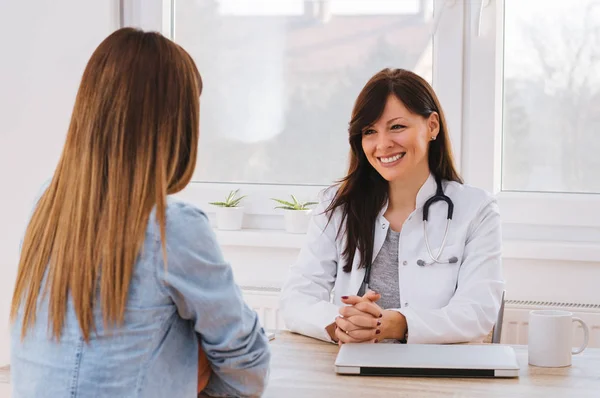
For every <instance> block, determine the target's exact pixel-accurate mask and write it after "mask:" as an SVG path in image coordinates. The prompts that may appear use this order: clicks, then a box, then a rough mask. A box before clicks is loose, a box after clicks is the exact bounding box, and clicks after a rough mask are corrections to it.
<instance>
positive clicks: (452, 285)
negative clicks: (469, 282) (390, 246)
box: [416, 244, 464, 308]
mask: <svg viewBox="0 0 600 398" xmlns="http://www.w3.org/2000/svg"><path fill="white" fill-rule="evenodd" d="M463 251H464V246H463V245H458V244H457V245H446V246H445V247H444V250H443V251H442V253H441V255H440V257H439V261H440V262H441V263H436V262H433V260H432V259H431V257H430V256H429V252H428V251H427V249H424V250H422V251H421V252H420V254H419V258H418V259H417V260H416V262H417V264H418V269H417V270H416V271H417V272H418V274H419V282H420V284H421V285H422V286H424V289H423V291H422V292H421V294H422V295H423V297H422V299H423V301H424V302H426V303H428V304H429V305H428V306H429V307H430V308H441V307H443V306H445V305H446V304H448V302H449V301H450V299H451V298H452V296H453V295H454V292H455V291H456V285H457V282H458V272H459V270H460V265H461V263H462V258H463ZM438 252H439V247H438V248H432V250H431V253H432V254H434V255H436V254H437V253H438Z"/></svg>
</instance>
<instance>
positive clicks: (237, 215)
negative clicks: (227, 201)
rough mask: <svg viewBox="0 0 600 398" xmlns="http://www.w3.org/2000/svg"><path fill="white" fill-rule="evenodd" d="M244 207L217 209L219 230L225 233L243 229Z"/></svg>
mask: <svg viewBox="0 0 600 398" xmlns="http://www.w3.org/2000/svg"><path fill="white" fill-rule="evenodd" d="M243 221H244V208H243V207H217V228H218V229H221V230H225V231H237V230H239V229H242V222H243Z"/></svg>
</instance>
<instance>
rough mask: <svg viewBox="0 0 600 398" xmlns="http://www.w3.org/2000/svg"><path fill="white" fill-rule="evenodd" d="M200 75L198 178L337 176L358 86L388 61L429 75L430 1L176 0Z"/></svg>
mask: <svg viewBox="0 0 600 398" xmlns="http://www.w3.org/2000/svg"><path fill="white" fill-rule="evenodd" d="M175 10H176V11H175V40H176V41H177V42H178V43H180V44H181V45H182V46H183V47H184V48H186V49H187V50H188V51H189V52H190V54H191V55H192V57H193V58H194V59H195V61H196V63H197V65H198V68H199V70H200V73H201V74H202V77H203V80H204V83H205V85H204V91H203V93H202V99H201V104H202V105H201V112H200V113H201V116H200V119H201V122H200V152H199V158H198V164H197V169H196V173H195V176H194V180H195V181H206V182H241V183H261V184H308V185H328V184H330V183H331V182H332V181H334V180H337V179H339V178H341V177H342V176H343V175H344V173H345V171H346V167H347V156H348V151H349V145H348V134H347V127H348V122H349V120H350V113H351V110H352V105H353V102H354V100H355V98H356V96H357V95H358V93H359V91H360V89H361V88H362V87H363V86H364V84H365V83H366V82H367V80H368V79H369V78H370V77H371V76H372V75H373V74H375V73H376V72H377V71H379V70H381V69H383V68H385V67H402V68H405V69H411V70H413V71H415V72H417V73H419V74H420V75H421V76H423V77H424V78H426V79H427V80H428V81H430V82H431V76H432V63H433V61H432V58H433V56H432V43H431V36H430V33H431V29H432V23H433V22H432V14H433V1H432V0H427V1H422V0H401V1H398V0H385V1H381V0H379V1H377V0H364V1H352V0H350V1H343V0H341V1H335V0H333V1H302V0H296V1H294V0H277V1H267V0H262V1H259V0H237V1H235V0H228V1H226V0H222V1H214V0H196V1H178V2H177V3H176V7H175Z"/></svg>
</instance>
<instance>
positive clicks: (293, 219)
mask: <svg viewBox="0 0 600 398" xmlns="http://www.w3.org/2000/svg"><path fill="white" fill-rule="evenodd" d="M311 213H312V210H285V211H284V213H283V214H284V218H285V231H286V232H289V233H291V234H305V233H306V232H307V231H308V223H309V222H310V217H311Z"/></svg>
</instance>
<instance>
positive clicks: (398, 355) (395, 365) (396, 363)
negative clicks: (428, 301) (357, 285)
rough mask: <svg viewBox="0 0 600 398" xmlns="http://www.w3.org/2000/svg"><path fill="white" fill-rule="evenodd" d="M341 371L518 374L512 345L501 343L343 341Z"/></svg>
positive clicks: (339, 357)
mask: <svg viewBox="0 0 600 398" xmlns="http://www.w3.org/2000/svg"><path fill="white" fill-rule="evenodd" d="M335 371H336V373H339V374H347V375H362V376H417V377H518V376H519V363H518V362H517V357H516V354H515V351H514V350H513V348H512V347H509V346H505V345H498V344H485V345H484V344H482V345H467V344H460V345H440V344H385V343H384V344H344V345H342V347H341V348H340V350H339V352H338V355H337V358H336V360H335Z"/></svg>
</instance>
